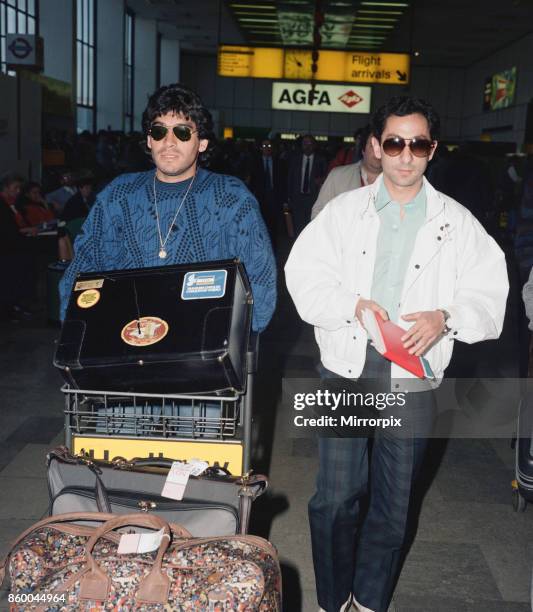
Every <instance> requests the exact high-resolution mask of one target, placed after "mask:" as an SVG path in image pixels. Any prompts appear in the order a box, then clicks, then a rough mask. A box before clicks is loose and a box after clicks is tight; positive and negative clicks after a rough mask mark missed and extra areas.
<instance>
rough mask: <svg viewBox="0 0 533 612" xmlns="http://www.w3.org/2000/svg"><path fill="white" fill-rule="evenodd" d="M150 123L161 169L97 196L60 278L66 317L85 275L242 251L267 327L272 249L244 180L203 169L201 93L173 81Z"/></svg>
mask: <svg viewBox="0 0 533 612" xmlns="http://www.w3.org/2000/svg"><path fill="white" fill-rule="evenodd" d="M142 127H143V131H144V134H145V136H146V142H147V146H148V148H149V149H150V152H151V154H152V159H153V161H154V164H155V170H150V171H148V172H137V173H132V174H123V175H121V176H119V177H118V178H116V179H115V180H114V181H112V182H111V183H110V184H109V185H108V186H107V187H106V188H105V189H104V190H103V191H102V192H101V193H99V194H98V196H97V198H96V202H95V204H94V205H93V207H92V208H91V212H90V214H89V216H88V218H87V221H86V222H85V224H84V226H83V229H82V233H81V234H80V235H79V236H78V238H77V239H76V242H75V245H74V250H75V257H74V259H73V261H72V263H71V264H70V266H69V267H68V269H67V271H66V273H65V275H64V277H63V279H62V281H61V285H60V294H61V318H64V315H65V311H66V307H67V303H68V297H69V294H70V291H71V288H72V284H73V282H74V279H75V277H76V275H77V274H78V273H79V272H84V271H93V270H98V271H103V270H120V269H132V268H145V267H150V266H162V265H168V264H177V263H194V262H201V261H213V260H221V259H232V258H234V257H238V258H239V259H240V260H241V261H242V262H243V263H244V265H245V268H246V272H247V273H248V277H249V279H250V283H251V285H252V291H253V296H254V312H253V322H252V327H253V329H254V330H255V331H261V330H263V329H264V328H265V327H266V326H267V325H268V322H269V321H270V318H271V317H272V313H273V311H274V307H275V303H276V268H275V262H274V256H273V254H272V247H271V245H270V240H269V238H268V232H267V230H266V227H265V224H264V222H263V219H262V217H261V214H260V212H259V207H258V204H257V202H256V200H255V198H254V197H253V196H252V194H251V193H250V192H249V191H248V189H247V188H246V186H245V185H244V183H242V181H240V180H239V179H237V178H234V177H230V176H225V175H221V174H214V173H212V172H209V171H208V170H206V169H204V168H202V167H201V162H202V161H203V160H205V158H206V156H207V154H208V151H209V147H210V141H212V139H213V133H212V130H213V121H212V118H211V115H210V113H209V111H208V110H207V108H206V107H205V106H204V104H203V103H202V101H201V99H200V98H199V96H198V95H197V94H196V93H195V92H193V91H191V90H190V89H188V88H186V87H184V86H183V85H181V84H179V83H176V84H172V85H167V86H164V87H161V88H159V89H158V90H157V91H156V92H155V93H154V94H153V95H152V96H151V97H150V99H149V100H148V106H147V107H146V109H145V111H144V113H143V118H142Z"/></svg>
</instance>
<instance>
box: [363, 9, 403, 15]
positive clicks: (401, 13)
mask: <svg viewBox="0 0 533 612" xmlns="http://www.w3.org/2000/svg"><path fill="white" fill-rule="evenodd" d="M360 13H364V14H365V15H403V11H369V10H367V9H361V10H360V11H357V15H359V14H360Z"/></svg>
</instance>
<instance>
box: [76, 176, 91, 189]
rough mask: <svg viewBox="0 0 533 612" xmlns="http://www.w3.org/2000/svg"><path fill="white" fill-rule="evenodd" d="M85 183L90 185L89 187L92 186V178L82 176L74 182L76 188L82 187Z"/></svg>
mask: <svg viewBox="0 0 533 612" xmlns="http://www.w3.org/2000/svg"><path fill="white" fill-rule="evenodd" d="M87 185H90V186H91V187H93V186H94V179H93V178H92V177H90V176H86V177H83V178H80V179H79V180H78V181H77V182H76V187H77V188H78V189H81V188H82V187H85V186H87Z"/></svg>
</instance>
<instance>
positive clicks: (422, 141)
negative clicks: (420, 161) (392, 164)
mask: <svg viewBox="0 0 533 612" xmlns="http://www.w3.org/2000/svg"><path fill="white" fill-rule="evenodd" d="M381 146H382V148H383V151H384V152H385V153H386V154H387V155H389V156H390V157H397V156H398V155H400V153H401V152H402V151H403V150H404V148H405V147H406V146H408V147H409V149H410V150H411V153H412V154H413V155H414V156H415V157H429V154H430V153H431V150H432V149H433V147H434V146H435V143H434V142H433V141H432V140H428V139H427V138H400V137H399V136H395V137H393V138H387V139H386V140H384V141H383V144H382V145H381Z"/></svg>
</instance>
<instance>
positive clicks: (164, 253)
mask: <svg viewBox="0 0 533 612" xmlns="http://www.w3.org/2000/svg"><path fill="white" fill-rule="evenodd" d="M195 178H196V172H195V173H194V174H193V177H192V179H191V182H190V183H189V186H188V187H187V191H186V192H185V195H184V196H183V197H182V198H181V202H180V205H179V206H178V208H177V210H176V212H175V213H174V217H173V218H172V221H171V222H170V225H169V226H168V231H167V235H166V236H165V239H164V240H163V234H162V233H161V224H160V222H159V211H158V210H157V193H156V189H155V174H154V183H153V191H154V208H155V220H156V222H157V233H158V235H159V244H160V246H161V248H160V249H159V253H158V255H159V259H165V258H166V256H167V255H168V252H167V250H166V249H165V245H166V243H167V241H168V239H169V236H170V232H171V231H172V228H173V227H174V223H175V221H176V219H177V218H178V215H179V214H180V210H181V207H182V206H183V203H184V202H185V200H186V199H187V196H188V195H189V191H190V190H191V187H192V184H193V183H194V179H195Z"/></svg>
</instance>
